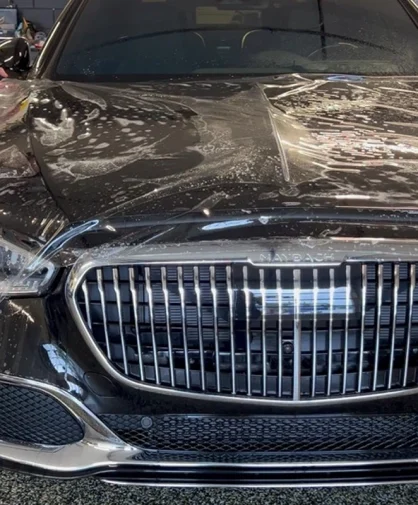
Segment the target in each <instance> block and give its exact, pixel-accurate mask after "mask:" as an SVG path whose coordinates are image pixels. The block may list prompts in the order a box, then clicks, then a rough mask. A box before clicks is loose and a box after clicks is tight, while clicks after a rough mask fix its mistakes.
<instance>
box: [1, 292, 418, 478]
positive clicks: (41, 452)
mask: <svg viewBox="0 0 418 505" xmlns="http://www.w3.org/2000/svg"><path fill="white" fill-rule="evenodd" d="M1 305H2V307H1V310H2V317H1V318H0V335H2V336H3V337H1V338H0V385H8V386H15V387H23V388H29V389H30V390H33V391H39V392H43V393H45V394H47V395H49V396H50V397H51V398H53V399H54V400H55V401H57V402H58V403H59V404H60V405H62V406H64V407H65V409H67V411H68V412H69V414H71V416H72V417H73V418H74V419H75V420H77V422H78V423H79V425H80V427H81V429H82V436H81V437H80V439H79V440H78V441H77V442H74V443H68V444H61V445H59V444H55V445H49V444H47V443H43V444H41V443H36V442H35V441H34V440H32V441H31V442H27V441H26V442H22V440H20V441H17V440H10V439H5V438H3V440H1V441H0V461H1V464H2V466H3V467H4V468H11V469H17V470H20V471H26V472H30V473H33V474H37V475H44V476H50V477H58V478H77V477H82V476H87V475H95V476H97V477H99V478H102V479H104V480H107V481H111V482H117V483H129V484H134V483H138V484H142V485H168V486H184V485H189V486H196V485H207V486H242V487H245V486H249V487H252V486H259V487H275V486H323V485H354V484H361V485H365V484H383V483H385V484H386V483H395V482H397V483H400V482H405V483H406V482H418V448H417V449H416V450H415V449H414V447H413V446H411V447H410V448H408V449H405V447H404V450H401V451H399V450H388V451H383V454H382V453H379V451H370V452H369V453H367V454H365V453H364V454H363V455H362V454H354V452H355V451H354V452H353V451H351V452H349V451H348V452H347V453H345V452H344V450H339V451H338V454H336V452H335V451H334V452H333V451H330V450H327V451H319V452H321V454H320V457H318V456H319V453H316V452H315V450H312V452H311V454H314V456H311V457H306V458H305V455H306V452H304V453H303V454H302V453H300V452H299V453H298V454H297V453H296V452H295V454H294V456H295V457H292V455H290V458H287V459H285V458H283V459H282V460H280V458H279V459H277V458H276V459H272V458H270V459H269V458H264V459H263V458H260V457H257V454H253V455H254V456H255V457H253V458H247V459H244V458H242V459H239V458H237V459H232V460H230V461H227V460H225V461H223V460H215V459H214V458H211V457H203V452H202V453H201V452H199V447H192V449H193V453H194V458H185V457H184V455H181V454H180V452H181V451H178V452H175V453H174V455H172V457H171V458H163V457H159V456H160V455H161V452H158V451H157V452H156V453H155V454H154V457H153V458H150V457H149V454H148V451H147V450H146V449H144V448H143V447H141V445H140V444H134V443H132V444H131V443H129V442H127V439H126V438H125V437H122V436H119V435H118V434H119V433H120V432H119V431H118V434H117V433H116V431H117V430H114V429H113V428H112V427H111V426H110V424H109V423H107V422H104V421H103V419H108V418H109V416H118V415H123V416H124V417H132V418H133V417H134V416H147V417H150V418H152V417H155V416H160V417H161V416H168V417H170V416H172V415H180V416H186V417H187V416H202V417H208V416H213V415H216V416H219V418H223V419H226V418H230V417H231V416H233V417H234V418H235V419H236V418H242V419H247V418H248V419H249V418H254V417H257V416H259V417H262V418H264V419H266V418H271V417H276V418H280V416H285V417H286V419H289V418H291V419H292V418H293V419H294V420H295V424H296V423H297V422H298V420H300V419H302V418H304V419H308V418H309V416H315V417H316V418H318V416H319V417H320V416H336V418H337V417H340V418H344V419H349V418H350V419H351V418H354V417H355V416H360V415H369V416H386V415H394V414H396V415H412V416H414V415H415V414H416V415H417V425H416V431H417V439H418V407H417V405H418V402H417V401H416V392H415V391H410V392H409V394H405V395H403V396H399V397H397V396H394V397H390V398H374V399H371V400H370V401H366V402H362V403H353V404H350V403H348V402H345V403H343V404H340V405H338V404H334V405H323V406H318V405H315V406H313V407H308V406H302V407H296V408H295V407H291V406H271V405H269V406H263V405H245V404H241V405H238V404H236V403H233V404H232V403H231V404H228V403H226V402H224V401H222V402H217V401H214V400H212V401H210V402H208V401H205V400H204V399H201V400H197V399H193V398H190V399H189V398H177V397H175V396H173V395H164V394H163V393H161V392H158V393H157V392H150V391H139V390H137V389H135V388H132V387H130V386H128V385H125V384H123V383H117V382H116V381H114V379H112V378H111V377H109V376H108V375H107V373H106V370H104V369H103V368H102V367H101V365H100V363H99V362H98V361H97V360H96V359H95V356H94V354H93V353H92V351H91V349H90V348H89V346H88V345H87V344H86V341H85V340H84V339H83V337H82V336H81V335H80V334H79V332H78V330H77V328H76V326H75V324H74V322H73V320H72V318H71V316H70V315H69V313H68V309H67V307H66V305H65V303H63V302H62V296H61V295H60V287H59V286H58V288H57V293H56V294H53V295H50V296H48V297H46V298H44V299H21V300H4V301H3V302H2V304H1ZM5 336H7V338H6V337H5ZM295 409H296V410H295ZM413 429H415V428H413ZM378 431H379V430H378V426H377V427H376V430H375V432H376V433H377V432H378ZM408 433H410V432H408ZM223 435H224V436H223V440H224V439H225V433H224V434H223ZM226 435H227V434H226ZM408 436H409V435H408ZM122 438H123V439H124V440H122ZM203 438H204V434H203ZM348 438H350V437H348ZM351 438H352V439H353V440H354V439H355V438H356V434H355V433H354V432H353V436H352V437H351ZM215 441H216V439H215ZM379 443H380V442H377V444H376V447H378V445H379ZM185 449H186V448H185ZM189 449H190V447H189ZM313 449H314V448H313ZM315 454H316V456H315ZM177 456H178V457H177ZM200 456H202V457H200ZM206 456H207V455H206ZM258 456H259V455H258ZM296 456H298V457H296Z"/></svg>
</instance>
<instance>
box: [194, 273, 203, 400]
mask: <svg viewBox="0 0 418 505" xmlns="http://www.w3.org/2000/svg"><path fill="white" fill-rule="evenodd" d="M193 278H194V291H195V293H196V308H197V328H198V335H199V359H200V386H201V389H202V391H205V390H206V372H205V342H204V340H203V329H202V298H201V289H200V280H199V267H193Z"/></svg>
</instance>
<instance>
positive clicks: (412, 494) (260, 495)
mask: <svg viewBox="0 0 418 505" xmlns="http://www.w3.org/2000/svg"><path fill="white" fill-rule="evenodd" d="M146 504H155V505H157V504H158V505H164V504H168V505H186V504H187V505H188V504H193V505H205V504H211V505H232V504H234V505H249V504H251V505H270V504H280V505H281V504H283V505H284V504H289V505H316V504H321V505H345V504H347V505H350V504H353V505H363V504H364V505H374V504H396V505H417V504H418V486H383V487H367V488H341V489H337V488H332V489H297V490H248V489H246V490H234V489H231V490H223V489H154V488H140V487H119V486H110V485H108V484H103V483H101V482H99V481H97V480H93V479H85V480H80V481H72V482H57V481H52V480H46V479H36V478H32V477H28V476H26V475H16V474H13V473H10V472H0V505H146Z"/></svg>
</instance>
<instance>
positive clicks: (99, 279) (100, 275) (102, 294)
mask: <svg viewBox="0 0 418 505" xmlns="http://www.w3.org/2000/svg"><path fill="white" fill-rule="evenodd" d="M97 289H98V290H99V296H100V305H101V307H102V314H103V328H104V334H105V342H106V354H107V357H108V358H109V359H110V360H111V359H112V352H111V349H110V340H109V331H108V328H107V314H106V297H105V290H104V285H103V271H102V269H101V268H99V269H98V270H97Z"/></svg>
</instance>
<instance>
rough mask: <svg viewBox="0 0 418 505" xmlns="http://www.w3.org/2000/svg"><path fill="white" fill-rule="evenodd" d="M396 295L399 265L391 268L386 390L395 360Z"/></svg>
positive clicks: (390, 381)
mask: <svg viewBox="0 0 418 505" xmlns="http://www.w3.org/2000/svg"><path fill="white" fill-rule="evenodd" d="M398 295H399V265H394V266H393V297H392V321H391V326H392V328H391V329H392V331H391V339H390V340H391V342H390V358H389V373H388V383H387V388H388V389H391V388H392V378H393V365H394V360H395V340H396V319H397V315H398Z"/></svg>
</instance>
